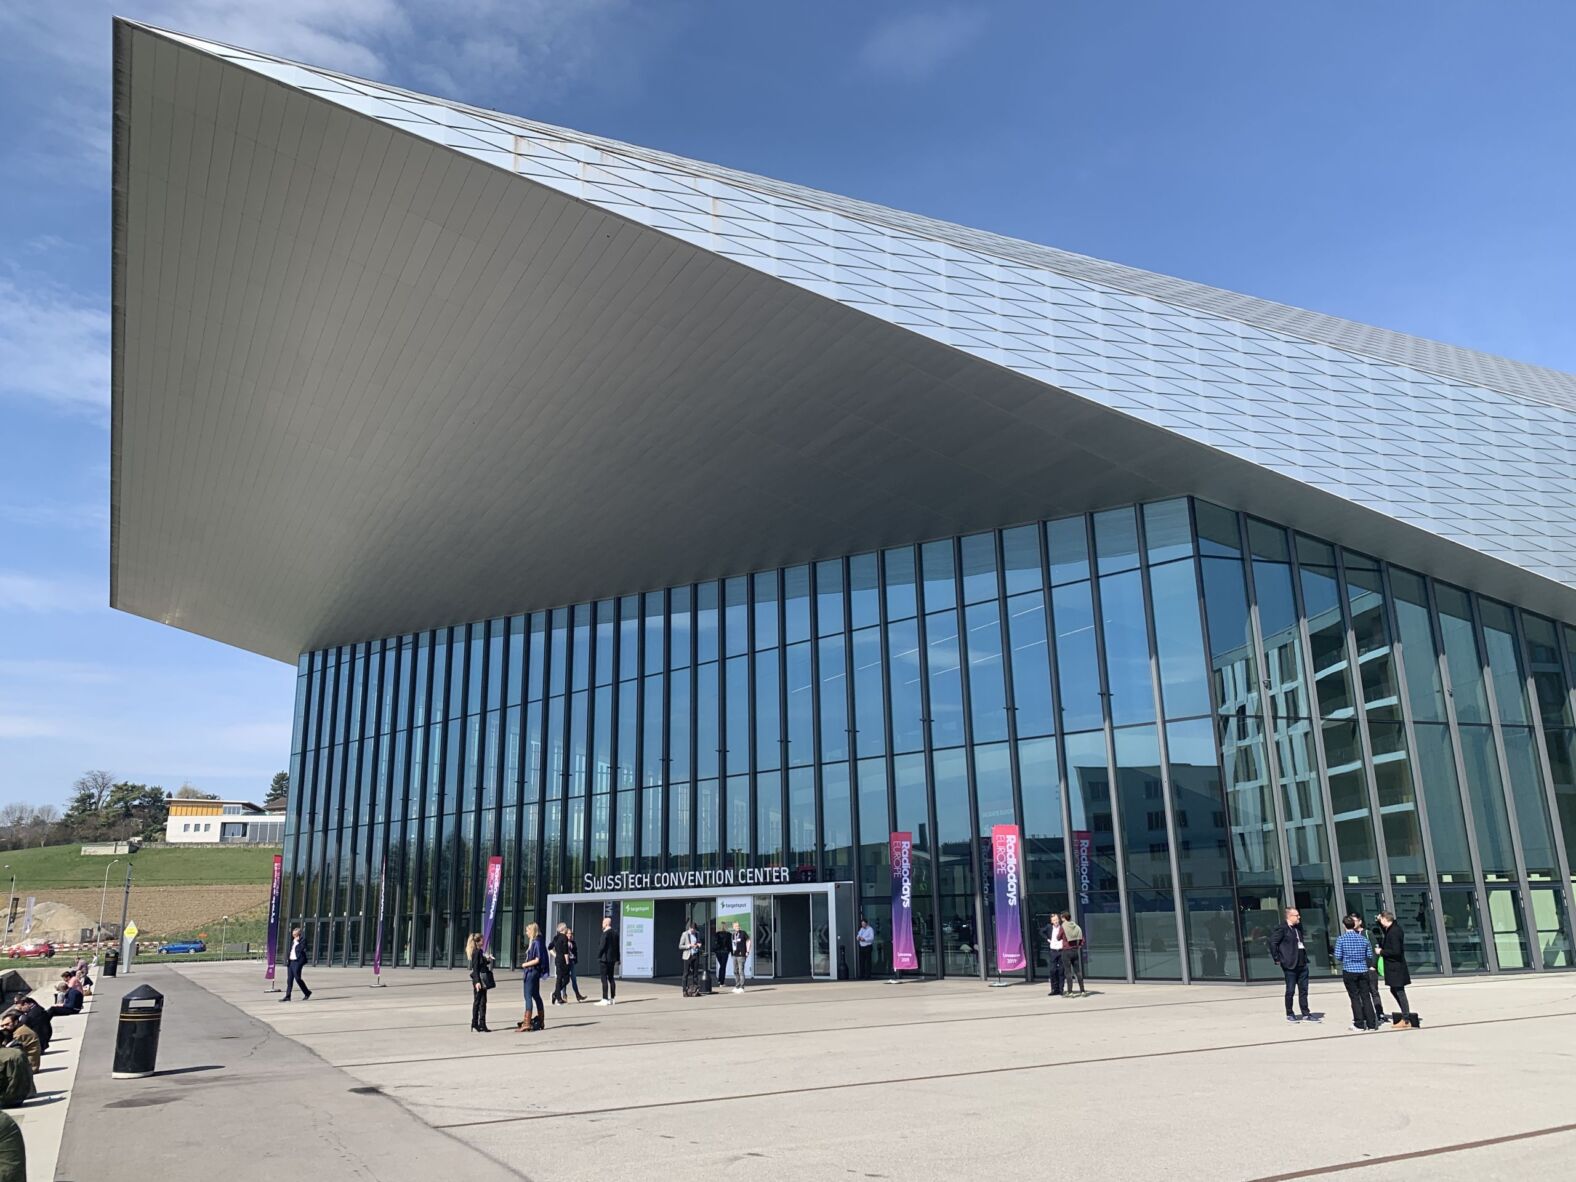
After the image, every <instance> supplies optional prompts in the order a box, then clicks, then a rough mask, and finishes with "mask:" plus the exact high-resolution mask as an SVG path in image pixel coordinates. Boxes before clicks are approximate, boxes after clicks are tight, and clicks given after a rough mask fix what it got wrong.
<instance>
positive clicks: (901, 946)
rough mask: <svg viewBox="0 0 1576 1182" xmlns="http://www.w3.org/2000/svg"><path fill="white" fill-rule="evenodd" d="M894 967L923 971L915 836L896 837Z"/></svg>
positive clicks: (893, 907)
mask: <svg viewBox="0 0 1576 1182" xmlns="http://www.w3.org/2000/svg"><path fill="white" fill-rule="evenodd" d="M891 849H892V968H893V970H894V971H900V970H902V969H917V968H919V957H918V956H916V955H915V954H914V835H913V834H912V833H908V832H900V833H894V834H892V847H891Z"/></svg>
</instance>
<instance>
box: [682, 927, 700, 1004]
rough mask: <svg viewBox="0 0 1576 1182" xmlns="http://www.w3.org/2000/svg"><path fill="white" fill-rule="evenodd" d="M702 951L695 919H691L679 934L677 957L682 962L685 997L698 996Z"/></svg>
mask: <svg viewBox="0 0 1576 1182" xmlns="http://www.w3.org/2000/svg"><path fill="white" fill-rule="evenodd" d="M704 953H705V950H704V949H703V948H702V947H701V942H700V933H699V932H698V931H696V930H695V921H694V920H693V919H692V920H690V921H689V922H688V923H686V924H685V925H684V931H683V933H682V934H681V935H680V936H679V959H680V960H682V961H683V962H684V996H685V997H698V996H700V958H701V957H702V956H703V955H704Z"/></svg>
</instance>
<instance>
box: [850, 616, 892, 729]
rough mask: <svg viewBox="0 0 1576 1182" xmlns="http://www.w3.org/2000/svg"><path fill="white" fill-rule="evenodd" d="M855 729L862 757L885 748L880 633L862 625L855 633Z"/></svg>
mask: <svg viewBox="0 0 1576 1182" xmlns="http://www.w3.org/2000/svg"><path fill="white" fill-rule="evenodd" d="M853 656H854V659H853V665H854V729H855V731H856V736H855V737H856V741H857V744H858V747H857V750H858V753H859V754H860V755H861V756H865V755H879V754H881V753H882V752H884V751H885V750H886V706H885V701H886V699H885V695H884V694H883V692H882V688H881V681H882V677H881V633H880V630H879V629H876V628H863V629H860V630H859V631H857V632H855V633H854V654H853Z"/></svg>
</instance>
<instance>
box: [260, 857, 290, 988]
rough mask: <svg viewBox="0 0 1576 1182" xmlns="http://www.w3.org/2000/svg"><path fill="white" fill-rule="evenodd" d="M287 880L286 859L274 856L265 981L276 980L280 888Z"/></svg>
mask: <svg viewBox="0 0 1576 1182" xmlns="http://www.w3.org/2000/svg"><path fill="white" fill-rule="evenodd" d="M284 878H285V858H284V855H283V854H275V855H274V885H273V886H272V888H270V889H269V892H268V968H267V969H266V970H265V971H264V973H263V980H265V981H272V980H273V979H274V961H275V958H276V957H277V956H278V951H279V886H280V884H281V883H282V882H284Z"/></svg>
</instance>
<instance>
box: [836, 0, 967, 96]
mask: <svg viewBox="0 0 1576 1182" xmlns="http://www.w3.org/2000/svg"><path fill="white" fill-rule="evenodd" d="M984 28H985V14H984V13H983V12H981V11H979V10H977V9H970V8H962V7H957V6H954V7H949V8H933V9H922V10H919V11H911V12H905V13H903V14H902V15H900V16H895V17H893V18H891V19H890V20H887V21H884V22H883V23H882V24H880V25H878V26H877V27H876V29H875V31H874V32H872V33H871V34H870V36H869V37H868V38H867V39H866V40H865V43H864V45H863V46H861V47H860V50H859V61H860V64H861V65H863V66H864V67H865V68H866V69H867V70H869V71H870V72H871V73H872V74H876V75H879V76H881V77H884V78H890V79H895V80H898V81H902V82H918V81H922V80H923V79H925V78H929V77H930V76H931V75H932V74H934V73H935V72H936V71H937V70H939V69H940V68H941V67H942V66H944V65H945V64H946V63H947V62H948V61H950V60H952V59H953V58H954V57H956V56H957V55H958V54H960V53H962V52H963V51H964V50H966V49H968V47H969V46H970V45H971V44H973V43H974V41H975V40H976V39H977V38H978V37H979V35H980V33H981V32H983V31H984Z"/></svg>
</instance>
